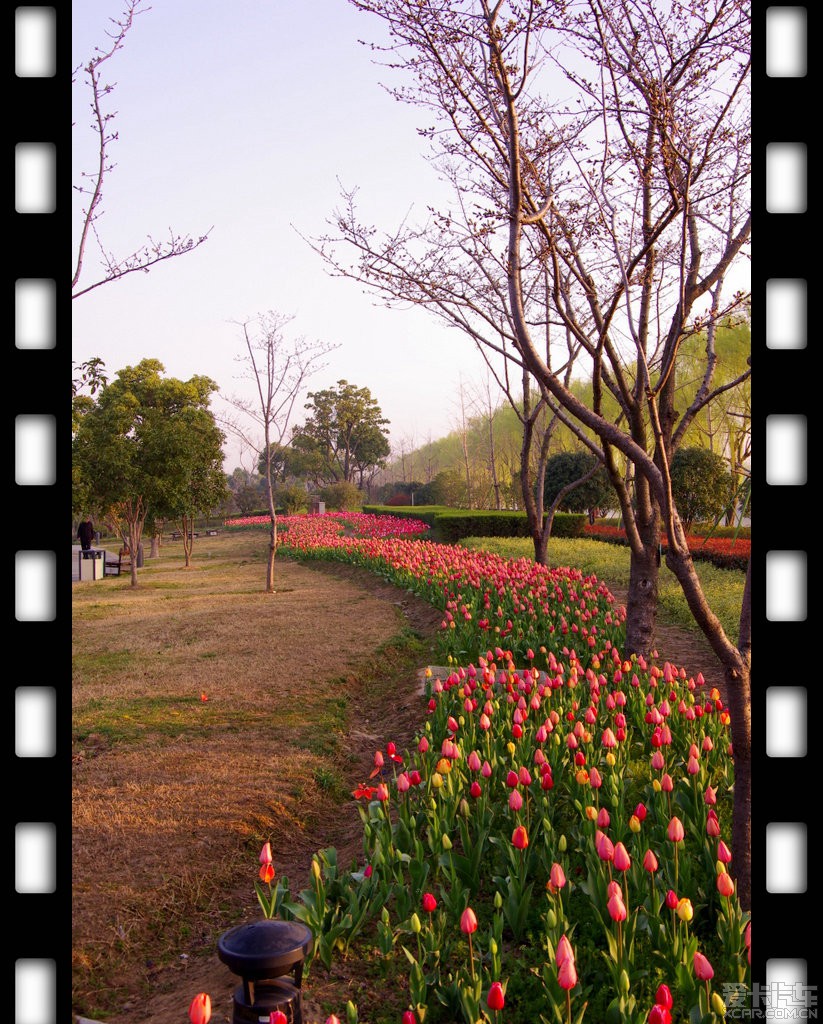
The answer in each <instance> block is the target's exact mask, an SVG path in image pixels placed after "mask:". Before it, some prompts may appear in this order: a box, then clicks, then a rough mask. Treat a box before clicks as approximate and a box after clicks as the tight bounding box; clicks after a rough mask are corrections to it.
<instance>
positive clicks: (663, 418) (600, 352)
mask: <svg viewBox="0 0 823 1024" xmlns="http://www.w3.org/2000/svg"><path fill="white" fill-rule="evenodd" d="M350 2H351V3H352V4H353V6H355V7H356V8H358V9H359V10H362V11H365V12H368V13H370V14H373V15H375V16H376V17H378V18H380V19H382V20H383V21H384V23H385V24H386V25H387V27H388V31H389V41H388V43H387V44H386V45H385V47H384V48H383V49H384V50H385V52H386V54H387V63H388V64H389V66H390V67H391V68H392V70H393V72H394V73H398V72H399V73H402V72H403V71H405V72H407V73H408V74H409V76H410V77H409V80H408V81H409V84H406V82H404V83H403V84H401V85H400V86H398V87H395V88H393V89H391V90H390V91H392V92H393V93H394V94H395V95H396V96H397V97H398V99H400V100H401V101H404V102H411V103H413V104H417V105H418V106H419V107H420V108H421V109H422V110H424V111H425V116H426V119H427V121H426V124H427V126H430V127H427V128H426V129H425V130H423V132H422V133H421V134H422V135H423V136H424V137H426V138H428V139H429V140H430V143H431V146H432V148H433V155H434V158H435V159H436V160H437V161H438V166H439V167H440V168H441V170H442V173H443V176H444V177H445V179H446V180H447V181H448V182H449V183H450V184H451V185H452V188H453V194H454V196H455V199H454V202H453V204H452V205H451V206H450V207H449V208H448V209H447V210H441V211H435V212H433V213H432V215H431V219H430V222H429V224H428V225H423V226H422V227H419V228H417V227H413V226H411V225H408V224H405V225H404V226H402V227H401V228H400V229H399V231H394V232H389V233H388V234H386V235H381V234H380V233H378V232H376V231H374V230H372V229H371V228H370V227H368V226H365V227H364V226H363V225H362V224H361V223H360V222H359V219H358V216H357V214H356V211H355V209H354V200H353V194H352V193H348V194H346V196H345V198H346V203H345V206H344V208H343V210H342V212H341V213H339V214H338V215H337V217H336V229H337V239H336V241H337V242H338V243H340V244H342V245H344V246H347V247H350V250H352V251H353V252H354V253H355V262H354V264H353V265H350V266H347V265H346V264H344V263H343V262H342V260H341V259H340V258H339V256H338V254H337V251H336V249H335V245H334V241H335V240H326V241H325V242H323V244H322V245H321V246H320V248H321V250H322V251H323V252H324V254H325V255H326V257H327V258H328V259H330V260H331V261H332V262H334V265H335V266H337V267H338V269H341V270H342V271H343V272H344V273H345V272H348V274H349V276H352V277H355V278H357V279H358V280H361V281H365V282H367V283H370V284H371V285H372V286H373V288H374V289H375V290H376V291H377V292H378V293H379V294H381V295H384V296H385V295H387V294H388V295H390V296H393V297H394V298H395V299H396V300H404V301H409V300H411V301H413V302H416V303H419V304H423V305H426V306H428V307H430V308H433V309H434V310H435V311H436V312H438V313H440V314H441V315H443V314H444V313H445V314H446V315H449V316H451V318H452V319H453V321H454V322H455V323H457V324H458V326H460V325H462V329H464V330H465V331H466V333H469V334H470V335H471V336H472V337H473V338H474V339H475V340H476V341H477V340H479V341H480V342H481V343H482V344H484V345H486V346H487V347H488V348H489V349H490V351H493V352H496V353H498V354H502V355H504V356H507V357H508V358H510V359H512V360H513V361H514V362H515V363H516V364H518V365H520V366H521V367H524V368H525V369H526V370H527V371H528V372H529V373H530V374H531V375H532V377H533V378H534V380H535V381H536V382H537V384H538V386H539V388H540V393H541V399H542V400H544V401H546V403H547V405H548V406H549V407H550V408H551V409H552V410H553V411H555V412H556V413H557V415H558V416H559V417H560V418H561V419H562V420H563V422H564V423H565V424H566V425H567V426H569V428H570V429H572V430H575V431H577V432H578V434H579V436H580V438H581V440H583V441H584V443H586V444H587V445H589V446H594V447H595V448H596V449H597V453H598V454H599V455H600V457H602V458H603V460H604V462H605V465H606V468H607V470H608V472H609V475H610V478H611V480H612V484H613V486H614V488H615V490H616V492H617V495H618V498H619V501H620V506H621V512H622V514H623V519H624V523H625V526H626V532H627V536H628V540H629V546H630V551H631V572H630V584H629V597H628V609H627V610H628V618H627V646H628V650H629V651H630V652H631V651H634V652H637V653H647V652H648V651H649V650H650V649H651V648H652V647H653V646H654V636H655V624H656V614H657V599H658V574H659V557H660V556H659V553H660V548H661V539H662V535H663V534H664V533H665V535H666V539H667V541H668V544H667V549H666V551H667V553H666V561H667V565H668V566H669V568H670V569H671V570H672V572H673V573H674V574H675V576H676V577H677V579H678V581H679V583H680V585H681V587H682V589H683V593H684V595H685V597H686V600H687V602H688V604H689V608H690V610H691V612H692V614H693V615H694V617H695V620H696V621H697V623H698V625H699V626H700V628H701V629H702V630H703V632H704V634H705V635H706V637H707V639H708V641H709V643H710V645H711V647H712V649H713V651H714V652H715V654H716V656H717V657H718V659H719V661H720V663H721V664H722V667H723V671H724V675H725V684H726V685H725V696H726V699H727V700H728V703H729V706H730V709H731V718H732V733H733V742H734V750H735V791H734V796H735V811H734V829H733V832H734V834H733V841H734V845H735V857H736V863H737V864H738V868H739V883H740V894H741V899H742V901H743V903H744V905H748V903H749V900H750V850H751V844H750V837H751V831H750V830H751V824H750V812H751V783H750V752H751V710H750V693H751V590H750V583H749V584H748V585H747V587H746V589H745V594H744V600H743V606H742V608H741V616H740V628H739V634H738V637H737V640H736V641H734V640H732V639H730V638H729V637H728V636H727V635H726V633H725V631H724V630H723V627H722V625H721V624H720V622H719V620H718V618H717V616H716V615H715V614H714V612H713V611H712V609H711V607H710V606H709V604H708V602H707V600H706V598H705V595H704V593H703V590H702V588H701V585H700V580H699V578H698V576H697V573H696V571H695V568H694V563H693V561H692V558H691V554H690V551H689V547H688V542H687V539H686V534H685V531H684V529H683V524H682V521H681V517H680V515H679V514H678V510H677V505H676V502H675V501H674V499H673V496H672V489H671V478H670V471H669V466H670V462H671V458H672V455H673V454H674V452H675V451H676V449H677V448H678V446H679V445H680V444H681V442H682V440H683V436H684V434H685V432H686V431H687V430H688V428H689V426H690V424H691V423H692V422H693V421H694V418H695V417H696V416H697V414H698V413H699V412H700V411H701V410H702V409H704V408H706V407H707V406H708V405H709V403H711V402H713V401H714V400H716V399H717V398H718V397H719V396H720V395H721V394H723V393H725V392H726V391H728V390H730V389H732V388H734V387H738V386H739V385H740V384H741V383H742V382H744V381H745V380H747V379H748V378H749V376H750V368H746V370H745V371H743V372H742V373H740V374H739V375H738V376H737V377H736V378H735V379H733V380H730V381H728V382H726V383H723V384H718V382H717V380H716V379H715V370H716V363H717V359H716V339H717V328H718V325H719V324H720V323H728V322H729V318H730V317H733V316H734V315H735V314H736V313H737V314H739V313H741V312H742V311H743V309H744V306H745V303H746V301H747V296H746V295H745V294H743V293H742V292H736V293H734V294H732V295H731V296H729V295H728V293H727V288H726V285H727V278H728V277H729V275H730V272H731V271H732V270H734V269H735V267H736V266H737V265H738V264H739V263H740V262H741V260H745V258H746V256H747V246H748V242H749V238H750V232H751V212H750V194H749V180H750V138H751V115H750V110H751V104H750V94H749V85H750V83H749V72H750V63H751V56H750V54H751V31H750V13H749V8H748V4H747V3H745V2H744V0H711V2H708V3H703V4H699V5H696V4H692V3H686V2H681V0H665V2H663V0H611V2H608V3H607V2H606V0H572V2H570V3H560V2H538V0H494V2H491V0H461V2H458V3H455V4H448V5H446V4H443V3H442V2H439V0H418V2H416V3H414V4H410V3H408V2H407V0H350ZM376 49H377V50H378V51H380V49H381V47H380V46H377V47H376ZM546 276H548V280H549V282H550V287H549V305H548V308H547V307H546V303H545V301H540V300H542V295H541V287H540V282H541V281H543V280H544V279H545V278H546ZM549 316H551V318H552V319H553V320H554V321H556V322H557V323H558V324H559V326H560V327H561V328H562V329H563V330H564V331H566V332H568V333H569V334H570V335H571V336H572V337H573V338H574V339H575V341H576V342H577V343H578V344H579V345H580V347H581V351H582V353H583V354H584V356H585V357H586V359H587V361H588V366H589V370H590V373H591V379H592V401H591V402H590V403H585V402H583V401H581V400H580V398H579V397H578V396H577V395H576V394H575V393H574V391H573V389H572V388H570V387H569V386H567V385H566V384H565V383H564V381H563V380H562V379H561V378H560V376H559V375H558V374H557V373H556V372H555V371H553V369H552V368H551V366H550V365H549V364H548V362H547V360H546V358H545V352H544V351H543V330H544V328H545V323H546V320H547V319H548V317H549ZM701 333H702V335H703V338H704V339H705V340H704V348H703V361H702V366H701V372H700V379H699V384H698V387H697V389H696V392H695V395H694V398H693V399H692V400H691V401H690V402H689V404H688V405H687V406H686V407H679V406H678V405H677V404H676V401H675V396H676V394H677V388H678V384H679V368H680V355H681V350H682V346H683V344H684V342H685V341H686V340H687V339H688V338H690V337H692V336H694V335H696V334H701ZM504 341H505V344H504ZM606 394H610V395H611V396H612V398H613V399H614V401H615V402H616V404H617V408H618V415H617V417H610V416H608V415H607V414H606V413H607V408H606V404H605V401H604V396H605V395H606ZM592 437H594V438H596V442H592V440H591V438H592ZM625 465H629V466H630V467H631V469H632V474H633V483H632V486H631V487H628V486H627V484H626V480H625V476H624V472H625V469H624V467H625Z"/></svg>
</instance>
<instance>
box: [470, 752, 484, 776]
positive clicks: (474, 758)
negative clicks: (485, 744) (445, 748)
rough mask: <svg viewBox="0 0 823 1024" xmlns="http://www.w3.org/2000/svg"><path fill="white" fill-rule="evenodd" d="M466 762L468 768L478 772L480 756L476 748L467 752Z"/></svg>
mask: <svg viewBox="0 0 823 1024" xmlns="http://www.w3.org/2000/svg"><path fill="white" fill-rule="evenodd" d="M467 762H468V765H469V768H470V769H471V770H472V771H473V772H479V771H480V768H481V765H482V762H481V761H480V756H479V754H478V753H477V751H476V750H473V751H472V752H471V753H470V754H469V756H468V758H467Z"/></svg>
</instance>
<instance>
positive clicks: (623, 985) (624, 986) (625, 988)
mask: <svg viewBox="0 0 823 1024" xmlns="http://www.w3.org/2000/svg"><path fill="white" fill-rule="evenodd" d="M620 991H621V992H622V993H623V995H624V996H627V995H628V994H629V975H628V974H627V973H626V969H625V968H624V969H623V970H622V971H621V972H620Z"/></svg>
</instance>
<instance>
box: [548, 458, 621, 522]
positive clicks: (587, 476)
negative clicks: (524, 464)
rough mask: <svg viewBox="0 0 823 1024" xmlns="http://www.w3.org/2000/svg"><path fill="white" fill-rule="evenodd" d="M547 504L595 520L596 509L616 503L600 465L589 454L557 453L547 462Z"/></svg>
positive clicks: (612, 490) (610, 486)
mask: <svg viewBox="0 0 823 1024" xmlns="http://www.w3.org/2000/svg"><path fill="white" fill-rule="evenodd" d="M545 487H546V491H545V495H546V501H547V502H548V503H549V504H553V503H554V502H555V501H556V500H557V499H558V498H560V500H559V502H558V504H557V508H559V509H560V510H561V511H563V512H588V513H589V520H590V521H594V516H595V515H596V512H595V510H596V509H600V508H611V507H612V506H613V505H614V504H615V502H616V495H615V493H614V489H613V488H612V485H611V483H610V481H609V477H608V474H607V473H606V470H605V469H604V468H603V466H602V464H601V463H600V462H599V461H598V460H597V459H596V458H595V456H594V455H592V454H591V453H590V452H581V451H578V452H558V453H557V455H553V456H552V457H551V458H550V459H549V460H548V461H547V463H546V483H545Z"/></svg>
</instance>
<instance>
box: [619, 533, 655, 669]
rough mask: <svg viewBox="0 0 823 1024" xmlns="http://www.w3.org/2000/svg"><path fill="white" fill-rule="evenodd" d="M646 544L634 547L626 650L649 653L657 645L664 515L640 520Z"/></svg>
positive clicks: (641, 534)
mask: <svg viewBox="0 0 823 1024" xmlns="http://www.w3.org/2000/svg"><path fill="white" fill-rule="evenodd" d="M637 531H638V533H639V535H640V539H641V541H642V546H641V547H640V548H639V549H637V550H635V548H634V547H632V548H631V560H630V565H629V595H628V600H627V602H626V653H627V654H629V655H631V654H639V655H643V656H644V657H648V656H649V654H650V653H651V652H652V651H653V650H654V646H655V629H656V626H657V597H658V580H659V576H660V519H659V517H658V515H657V513H655V514H654V515H653V516H652V518H651V521H650V522H648V523H647V524H641V523H638V524H637Z"/></svg>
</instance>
